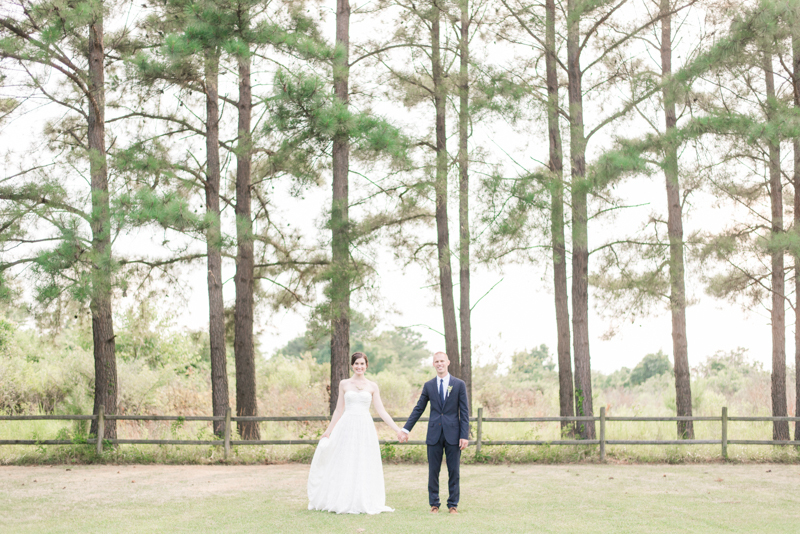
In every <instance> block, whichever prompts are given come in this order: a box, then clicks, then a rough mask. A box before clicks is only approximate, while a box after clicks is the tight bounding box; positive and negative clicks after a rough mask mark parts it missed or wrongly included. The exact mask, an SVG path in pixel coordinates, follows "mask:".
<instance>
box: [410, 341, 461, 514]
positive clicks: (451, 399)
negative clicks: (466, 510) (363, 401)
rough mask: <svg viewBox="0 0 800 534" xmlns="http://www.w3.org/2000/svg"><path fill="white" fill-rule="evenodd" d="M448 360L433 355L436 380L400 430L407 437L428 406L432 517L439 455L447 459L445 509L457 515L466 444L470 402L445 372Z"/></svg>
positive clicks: (436, 502) (436, 503)
mask: <svg viewBox="0 0 800 534" xmlns="http://www.w3.org/2000/svg"><path fill="white" fill-rule="evenodd" d="M449 365H450V360H449V359H448V358H447V354H445V353H444V352H437V353H436V354H434V355H433V367H434V369H436V378H434V379H433V380H429V381H428V382H425V385H423V386H422V395H420V396H419V401H418V402H417V405H416V406H415V407H414V410H413V411H412V412H411V415H410V416H409V417H408V421H406V424H405V425H404V426H403V428H402V429H401V431H402V432H405V433H406V439H405V440H403V441H406V440H408V433H409V432H411V429H412V428H414V424H415V423H416V422H417V420H418V419H419V418H420V416H421V415H422V412H424V411H425V407H426V406H427V404H428V402H429V401H430V403H431V413H430V421H429V422H428V436H427V438H426V439H425V443H426V444H427V445H428V502H429V504H430V505H431V513H434V514H437V513H439V506H440V504H441V502H440V501H439V471H440V470H441V468H442V453H444V455H445V456H446V458H447V473H448V490H449V495H448V496H447V507H448V508H449V509H450V513H451V514H456V513H458V511H457V510H456V508H457V507H458V496H459V488H458V467H459V463H460V461H461V451H463V450H464V449H466V448H467V445H468V444H469V401H468V400H467V387H466V384H464V382H463V381H462V380H459V379H458V378H456V377H454V376H451V375H450V373H448V372H447V367H448V366H449Z"/></svg>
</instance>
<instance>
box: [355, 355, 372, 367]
mask: <svg viewBox="0 0 800 534" xmlns="http://www.w3.org/2000/svg"><path fill="white" fill-rule="evenodd" d="M359 358H364V361H365V362H366V363H367V367H369V358H367V355H366V354H364V353H363V352H354V353H353V355H352V356H350V365H353V364H355V363H356V360H357V359H359Z"/></svg>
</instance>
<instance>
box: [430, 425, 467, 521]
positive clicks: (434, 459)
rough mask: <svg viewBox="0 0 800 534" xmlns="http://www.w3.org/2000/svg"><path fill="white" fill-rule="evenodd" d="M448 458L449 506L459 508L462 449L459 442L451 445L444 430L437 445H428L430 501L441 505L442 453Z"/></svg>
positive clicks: (432, 504)
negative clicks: (440, 473) (440, 475)
mask: <svg viewBox="0 0 800 534" xmlns="http://www.w3.org/2000/svg"><path fill="white" fill-rule="evenodd" d="M443 453H444V456H445V457H446V459H447V474H448V480H447V488H448V491H449V494H448V496H447V507H448V508H457V507H458V497H459V484H458V482H459V466H460V465H461V449H459V448H458V444H456V445H450V444H449V443H447V441H445V439H444V432H442V434H441V436H439V441H438V442H437V443H436V445H428V503H429V504H430V505H431V506H441V502H440V501H439V471H441V469H442V454H443Z"/></svg>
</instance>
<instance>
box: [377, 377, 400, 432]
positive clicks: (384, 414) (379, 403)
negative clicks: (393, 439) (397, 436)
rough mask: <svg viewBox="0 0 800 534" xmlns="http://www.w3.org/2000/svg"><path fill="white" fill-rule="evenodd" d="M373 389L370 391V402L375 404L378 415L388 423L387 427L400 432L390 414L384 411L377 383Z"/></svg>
mask: <svg viewBox="0 0 800 534" xmlns="http://www.w3.org/2000/svg"><path fill="white" fill-rule="evenodd" d="M373 384H374V385H375V391H374V392H373V393H372V404H373V405H374V406H375V411H376V412H378V416H379V417H380V418H381V419H383V422H384V423H386V424H387V425H389V428H391V429H392V430H394V431H395V432H396V433H397V432H400V427H399V426H397V425H396V424H395V422H394V420H393V419H392V416H391V415H389V414H388V413H387V412H386V408H384V407H383V401H382V400H381V392H380V389H378V384H375V383H374V382H373Z"/></svg>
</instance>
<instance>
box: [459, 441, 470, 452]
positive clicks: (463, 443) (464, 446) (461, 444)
mask: <svg viewBox="0 0 800 534" xmlns="http://www.w3.org/2000/svg"><path fill="white" fill-rule="evenodd" d="M467 445H469V440H468V439H460V440H458V448H459V449H461V450H462V451H463V450H464V449H466V448H467Z"/></svg>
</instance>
